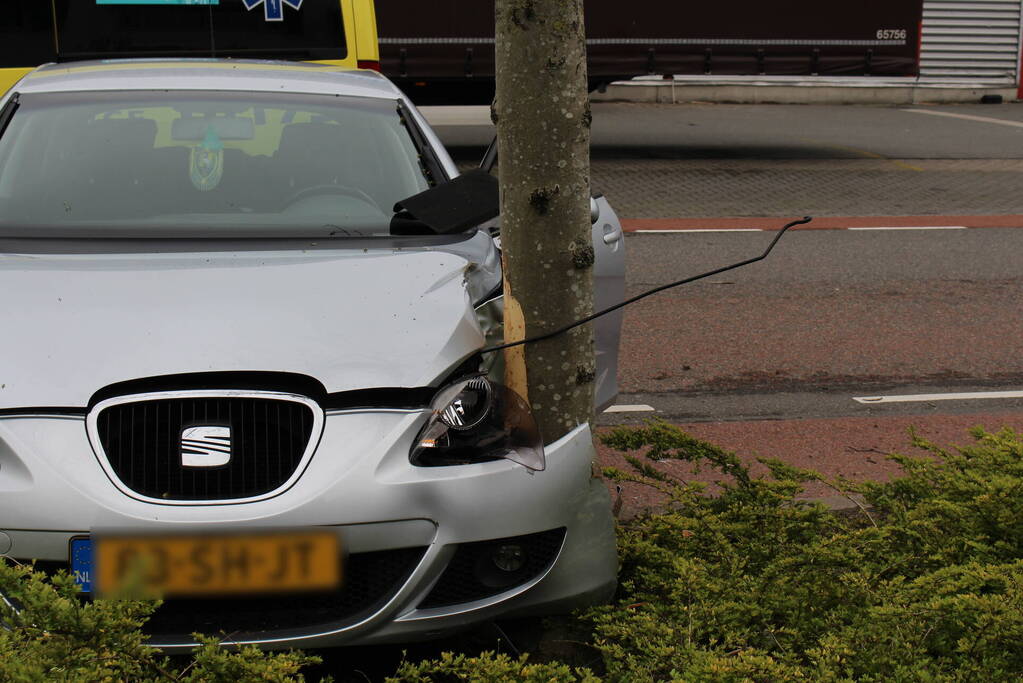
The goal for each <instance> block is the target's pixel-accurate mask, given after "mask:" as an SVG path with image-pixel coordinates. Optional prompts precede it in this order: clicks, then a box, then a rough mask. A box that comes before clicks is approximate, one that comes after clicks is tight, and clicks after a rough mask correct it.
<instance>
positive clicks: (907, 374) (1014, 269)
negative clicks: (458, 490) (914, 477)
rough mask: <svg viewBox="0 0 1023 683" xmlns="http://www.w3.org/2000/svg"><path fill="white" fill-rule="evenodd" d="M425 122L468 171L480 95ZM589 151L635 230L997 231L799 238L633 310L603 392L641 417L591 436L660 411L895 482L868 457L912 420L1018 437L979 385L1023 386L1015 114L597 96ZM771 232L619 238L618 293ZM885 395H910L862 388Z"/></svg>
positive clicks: (716, 436)
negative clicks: (623, 266) (812, 222)
mask: <svg viewBox="0 0 1023 683" xmlns="http://www.w3.org/2000/svg"><path fill="white" fill-rule="evenodd" d="M428 116H429V117H430V118H431V119H432V120H433V122H434V123H435V125H437V127H438V130H439V132H440V134H441V135H442V137H443V139H444V140H445V143H446V144H447V145H449V148H450V149H451V150H452V152H453V154H454V155H455V156H456V158H457V159H458V160H459V162H460V163H462V164H464V165H471V164H472V163H474V162H475V161H476V160H477V159H478V158H479V156H480V155H481V153H482V152H481V147H482V146H483V145H485V144H486V143H487V142H488V141H489V139H490V137H491V135H492V129H491V128H490V127H489V125H488V120H487V112H486V110H485V108H483V109H465V108H457V109H445V110H429V111H428ZM592 157H593V164H592V176H593V184H594V186H595V187H597V188H598V189H600V190H601V191H603V192H604V193H605V194H606V195H607V196H608V198H609V199H610V201H611V203H612V205H613V206H614V207H615V208H616V210H617V211H618V213H619V215H620V216H622V217H623V218H625V219H643V220H630V221H627V223H628V225H629V226H631V227H632V228H650V227H653V228H656V229H663V228H684V229H701V230H706V229H712V230H713V229H716V228H719V227H721V228H724V227H731V228H734V227H752V226H760V225H763V226H765V227H777V226H778V224H779V223H780V222H782V221H780V220H779V218H780V217H794V216H802V215H806V214H811V215H815V216H819V217H831V218H830V219H829V220H822V221H818V223H817V225H818V226H820V225H822V224H823V225H824V226H825V227H829V228H842V227H846V226H848V225H859V226H873V227H891V226H898V225H905V224H912V225H923V226H937V227H949V226H964V225H965V226H974V225H1000V226H1007V227H1002V228H974V229H963V230H923V231H915V230H914V231H901V230H871V231H850V230H844V229H827V230H807V231H803V232H794V233H790V234H789V235H787V236H786V237H785V238H784V240H783V241H782V242H781V243H780V244H779V246H778V248H777V249H776V251H775V252H774V253H773V254H772V255H771V257H770V258H769V259H768V260H766V261H763V262H760V263H758V264H756V265H754V266H750V267H749V268H746V269H744V270H741V271H733V272H730V273H727V274H724V275H721V276H717V277H714V278H712V279H710V280H708V281H705V282H701V283H697V284H693V285H688V286H685V287H683V288H681V289H678V290H672V291H669V292H666V293H662V294H659V295H656V296H654V297H652V298H650V299H647V300H645V301H643V302H640V303H638V304H636V305H634V306H632V307H630V308H629V309H627V312H626V315H625V323H624V328H623V334H622V345H621V363H620V367H619V384H620V388H621V392H622V393H621V396H620V398H619V404H620V406H627V407H629V408H628V409H629V410H635V412H615V413H607V414H604V415H602V416H600V418H599V420H598V422H599V423H600V424H601V425H603V426H604V427H609V426H612V425H617V424H622V423H637V422H639V421H642V420H644V419H648V418H649V417H651V416H656V417H660V418H663V419H666V420H668V421H670V422H673V423H675V424H678V425H680V426H682V427H683V428H684V429H686V430H687V431H689V432H690V433H692V434H694V435H696V436H698V437H701V438H706V439H709V440H711V441H714V442H716V443H719V444H721V445H724V446H725V447H727V448H731V449H733V450H735V451H736V452H738V453H739V455H740V456H743V457H745V458H747V459H748V460H749V461H750V462H754V460H755V458H756V457H757V456H769V457H779V458H781V459H783V460H786V461H788V462H790V463H792V464H795V465H800V466H809V467H812V468H815V469H818V470H820V471H823V472H825V473H827V474H830V475H835V476H845V477H849V478H851V479H854V480H855V479H868V478H875V479H876V478H885V477H889V476H891V475H892V474H894V473H895V472H896V471H897V467H896V466H895V465H894V464H893V463H892V462H890V461H889V460H887V459H886V458H885V457H884V454H886V453H890V452H893V451H906V450H907V449H908V446H909V437H908V436H907V430H908V429H909V428H910V427H914V428H916V429H917V430H918V433H920V434H922V435H923V436H925V437H927V438H930V439H933V440H934V441H936V442H938V443H941V444H952V443H963V442H968V441H969V440H970V437H969V436H968V435H967V433H966V430H967V429H968V428H969V427H971V426H973V425H977V424H983V425H985V426H987V427H988V428H990V429H998V428H1000V427H1002V426H1011V427H1014V428H1016V429H1019V430H1023V398H1017V397H1014V396H1009V397H1006V396H1004V395H992V394H991V392H1006V391H1013V392H1020V390H1023V354H1021V353H1020V352H1021V349H1023V344H1021V342H1020V340H1021V339H1023V298H1021V296H1020V294H1021V285H1023V266H1021V260H1020V257H1019V255H1020V254H1021V253H1023V229H1020V228H1021V227H1023V105H1013V104H1006V105H969V106H941V107H924V106H912V107H879V106H805V105H800V106H778V105H765V106H744V105H648V104H617V103H615V104H612V103H601V104H597V105H595V106H594V124H593V150H592ZM907 216H912V217H915V218H906V217H907ZM728 217H746V218H742V219H741V220H728ZM864 217H873V218H864ZM650 219H652V220H650ZM658 219H663V220H658ZM771 237H773V235H772V233H770V232H686V233H674V232H659V233H653V234H640V233H635V232H632V233H630V234H628V235H627V239H626V249H627V255H628V267H627V287H628V292H629V293H630V294H635V293H638V292H640V291H643V290H645V289H649V288H652V287H654V286H657V285H659V284H663V283H666V282H669V281H672V280H675V279H681V278H682V277H685V276H689V275H692V274H695V273H698V272H703V271H706V270H710V269H712V268H715V267H718V266H721V265H725V264H728V263H732V262H735V261H739V260H743V259H746V258H749V257H751V256H753V255H756V254H758V253H760V252H761V251H762V249H763V248H764V246H765V245H766V243H767V242H768V241H769V240H770V238H771ZM959 394H973V395H974V396H972V397H959V398H953V399H950V396H952V395H959ZM1020 395H1023V393H1021V394H1020ZM893 396H895V397H898V396H910V397H921V396H923V398H922V399H920V398H911V399H909V400H900V401H899V402H888V401H866V402H864V401H863V400H862V399H868V398H877V397H893ZM857 398H859V399H861V400H860V401H857V400H856V399H857ZM602 458H603V460H604V462H605V463H608V464H616V465H621V464H622V463H621V460H620V456H618V455H617V454H614V453H611V452H608V451H606V450H605V451H603V452H602ZM687 476H690V475H687ZM828 493H829V492H828V490H827V489H826V487H823V486H822V485H814V486H811V487H810V488H809V489H808V491H807V495H813V496H826V495H828ZM622 496H623V498H624V503H625V510H626V511H627V512H628V511H630V510H631V511H636V510H638V509H641V508H643V507H644V506H646V505H650V504H655V503H656V502H657V501H656V500H655V499H652V498H650V496H649V495H647V493H646V492H645V490H644V489H643V488H642V487H636V486H626V487H625V490H624V491H623V492H622Z"/></svg>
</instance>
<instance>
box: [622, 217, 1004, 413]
mask: <svg viewBox="0 0 1023 683" xmlns="http://www.w3.org/2000/svg"><path fill="white" fill-rule="evenodd" d="M772 236H773V235H772V233H750V232H724V233H686V234H642V235H636V234H632V235H629V236H628V239H627V254H628V265H627V272H628V294H629V295H633V294H638V293H639V292H641V291H644V290H646V289H651V288H653V287H655V286H658V285H661V284H664V283H667V282H671V281H673V280H677V279H681V278H682V277H684V276H687V275H691V274H695V273H698V272H702V271H706V270H709V269H711V268H715V267H718V266H721V265H726V264H728V263H732V262H736V261H741V260H743V259H745V258H749V257H750V256H753V255H756V254H757V253H759V252H760V251H762V250H763V248H764V246H765V245H766V244H767V242H768V241H769V240H770V238H771V237H772ZM1020 253H1023V230H1020V229H978V230H942V231H934V232H932V231H862V232H861V231H855V232H854V231H845V230H821V231H805V232H798V231H793V232H790V233H789V234H787V235H786V236H785V237H784V238H783V239H782V241H781V242H780V243H779V244H778V247H777V248H776V249H775V251H774V252H773V253H772V254H771V256H770V257H769V258H768V259H767V260H765V261H761V262H760V263H756V264H754V265H752V266H749V267H747V268H745V269H742V270H736V271H732V272H729V273H725V274H723V275H719V276H715V277H713V278H710V279H709V280H707V281H703V282H697V283H693V284H691V285H686V286H683V287H681V288H679V289H675V290H669V291H667V292H664V293H661V294H658V295H655V296H654V297H651V298H650V299H646V300H644V301H641V302H639V303H637V304H635V305H633V306H632V307H630V309H628V311H627V313H626V316H625V324H624V328H623V338H622V347H621V351H622V359H621V364H620V370H619V383H620V389H621V391H622V394H623V396H622V398H621V402H625V403H630V404H640V403H642V404H649V405H653V406H655V407H656V408H657V409H658V410H659V411H660V412H661V413H662V414H663V415H665V416H668V417H671V418H672V419H684V420H686V421H696V420H719V419H728V420H734V419H765V418H769V419H777V418H778V417H834V416H847V415H848V416H852V415H873V414H907V413H908V412H912V411H913V410H917V409H918V408H916V409H914V408H912V407H911V404H909V403H900V404H893V405H887V404H886V405H884V406H883V407H882V406H877V405H869V404H861V403H857V402H855V401H853V400H852V398H853V397H864V396H873V395H879V394H884V395H889V394H899V395H902V394H919V393H940V392H946V391H947V392H951V391H955V392H964V391H979V390H983V391H989V390H1005V389H1014V388H1017V387H1023V354H1021V353H1020V348H1021V343H1020V340H1023V298H1021V297H1020V291H1021V285H1023V268H1021V264H1020V258H1019V254H1020ZM942 405H943V406H945V407H944V408H943V409H944V410H947V411H950V412H970V411H975V410H978V409H984V410H986V409H989V408H990V404H989V403H986V402H981V401H962V402H956V401H952V402H948V403H945V402H943V403H942ZM999 405H1005V406H1014V407H1016V408H1019V407H1023V402H1021V401H1019V400H1015V401H1008V402H999ZM927 410H930V409H929V408H928V409H927Z"/></svg>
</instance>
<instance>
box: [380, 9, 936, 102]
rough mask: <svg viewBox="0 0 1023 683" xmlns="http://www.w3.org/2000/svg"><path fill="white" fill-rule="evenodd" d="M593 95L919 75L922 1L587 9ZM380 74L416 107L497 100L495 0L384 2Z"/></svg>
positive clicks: (589, 63)
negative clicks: (618, 88) (667, 86)
mask: <svg viewBox="0 0 1023 683" xmlns="http://www.w3.org/2000/svg"><path fill="white" fill-rule="evenodd" d="M585 6H586V33H587V43H588V49H589V59H588V67H589V80H590V88H591V89H595V88H597V87H599V86H601V85H603V84H606V83H610V82H611V81H615V80H623V79H627V78H632V77H634V76H639V75H642V74H712V75H760V74H764V75H818V74H819V75H828V76H915V75H917V72H918V64H919V56H918V53H919V42H920V21H921V17H922V13H923V0H831V1H828V2H822V1H821V0H777V1H776V2H764V1H763V0H735V1H734V2H718V3H689V2H681V1H679V0H674V1H667V2H666V1H665V0H630V1H628V2H618V1H617V0H586V5H585ZM376 9H377V27H378V30H379V35H380V59H381V65H382V68H383V71H384V73H385V74H387V76H388V77H390V78H391V79H393V80H395V81H396V82H397V83H398V84H399V86H400V87H401V88H402V89H404V90H405V91H406V92H407V93H408V94H409V95H410V96H411V97H412V98H413V99H414V100H416V101H417V102H421V103H427V102H441V101H443V102H463V103H470V102H477V103H479V102H489V101H490V98H491V97H492V95H493V88H494V83H493V82H494V2H493V0H433V1H432V2H429V3H424V2H419V1H418V0H377V3H376Z"/></svg>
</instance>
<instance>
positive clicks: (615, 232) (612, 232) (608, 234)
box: [604, 224, 622, 244]
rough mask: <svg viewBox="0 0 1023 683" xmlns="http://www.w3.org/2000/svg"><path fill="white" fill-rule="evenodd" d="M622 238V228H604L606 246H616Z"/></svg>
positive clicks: (607, 226)
mask: <svg viewBox="0 0 1023 683" xmlns="http://www.w3.org/2000/svg"><path fill="white" fill-rule="evenodd" d="M621 238H622V229H621V228H613V227H611V225H610V224H608V225H605V226H604V244H614V243H615V242H617V241H618V240H620V239H621Z"/></svg>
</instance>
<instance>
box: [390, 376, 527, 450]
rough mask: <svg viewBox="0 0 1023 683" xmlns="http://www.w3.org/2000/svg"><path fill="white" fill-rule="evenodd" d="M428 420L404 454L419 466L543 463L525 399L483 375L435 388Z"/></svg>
mask: <svg viewBox="0 0 1023 683" xmlns="http://www.w3.org/2000/svg"><path fill="white" fill-rule="evenodd" d="M430 408H431V410H432V411H433V412H432V414H431V415H430V420H429V421H428V422H427V423H426V426H425V427H424V428H423V431H421V432H420V433H419V436H418V437H417V438H416V441H415V445H414V446H413V447H412V452H411V453H410V454H409V459H410V460H411V462H412V464H413V465H417V466H420V467H438V466H446V465H467V464H470V463H477V462H487V461H490V460H502V459H503V460H511V461H512V462H517V463H519V464H520V465H522V466H524V467H527V468H529V469H531V470H542V469H544V467H545V466H546V463H545V461H544V453H543V439H541V438H540V431H539V429H537V426H536V421H535V420H534V419H533V414H532V412H530V410H529V406H528V405H526V402H525V401H524V400H522V398H521V397H520V396H519V395H518V394H516V393H515V392H514V391H512V390H511V389H509V388H508V387H505V386H503V385H501V384H497V383H495V382H491V381H490V380H488V379H487V378H486V377H484V376H483V375H477V376H474V377H469V378H467V379H463V380H461V381H458V382H455V383H454V384H452V385H450V386H447V387H445V388H443V389H441V390H440V391H439V392H437V395H436V396H435V397H434V399H433V402H432V403H431V405H430Z"/></svg>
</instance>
